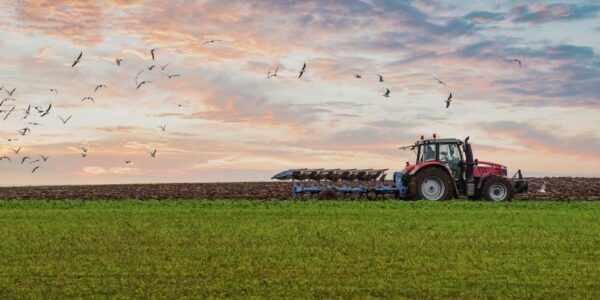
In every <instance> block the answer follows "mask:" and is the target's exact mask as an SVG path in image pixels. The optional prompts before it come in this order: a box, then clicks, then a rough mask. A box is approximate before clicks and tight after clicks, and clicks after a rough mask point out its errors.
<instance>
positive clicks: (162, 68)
mask: <svg viewBox="0 0 600 300" xmlns="http://www.w3.org/2000/svg"><path fill="white" fill-rule="evenodd" d="M168 65H169V63H166V64H165V65H162V66H161V65H158V66H159V67H160V69H161V70H163V71H164V70H165V69H166V68H167V66H168Z"/></svg>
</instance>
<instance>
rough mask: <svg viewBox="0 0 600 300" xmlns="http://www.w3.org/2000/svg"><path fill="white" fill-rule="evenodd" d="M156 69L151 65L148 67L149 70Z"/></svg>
mask: <svg viewBox="0 0 600 300" xmlns="http://www.w3.org/2000/svg"><path fill="white" fill-rule="evenodd" d="M154 68H156V65H151V66H149V67H148V70H150V71H152V70H153V69H154Z"/></svg>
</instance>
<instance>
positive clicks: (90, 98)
mask: <svg viewBox="0 0 600 300" xmlns="http://www.w3.org/2000/svg"><path fill="white" fill-rule="evenodd" d="M85 100H91V101H92V103H96V101H94V98H92V97H84V98H83V99H81V102H83V101H85Z"/></svg>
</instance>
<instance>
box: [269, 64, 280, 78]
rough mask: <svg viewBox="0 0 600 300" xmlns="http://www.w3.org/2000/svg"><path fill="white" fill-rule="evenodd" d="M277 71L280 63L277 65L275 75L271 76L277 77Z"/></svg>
mask: <svg viewBox="0 0 600 300" xmlns="http://www.w3.org/2000/svg"><path fill="white" fill-rule="evenodd" d="M277 71H279V65H277V67H275V72H273V75H271V77H277Z"/></svg>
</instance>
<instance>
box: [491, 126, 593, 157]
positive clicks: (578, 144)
mask: <svg viewBox="0 0 600 300" xmlns="http://www.w3.org/2000/svg"><path fill="white" fill-rule="evenodd" d="M481 126H482V127H483V128H484V129H485V130H486V131H488V132H489V134H490V135H491V136H504V137H509V138H512V139H514V141H515V144H516V145H522V146H525V147H527V148H528V149H529V151H534V152H536V151H537V152H541V153H556V152H558V153H561V154H567V155H570V156H577V157H578V158H585V159H594V160H600V156H599V155H598V153H600V136H598V135H597V134H596V133H589V134H581V135H577V136H559V135H555V134H553V133H550V132H548V131H547V130H544V129H540V128H537V127H535V126H533V125H530V124H528V123H520V122H514V121H498V122H491V123H483V124H481Z"/></svg>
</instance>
